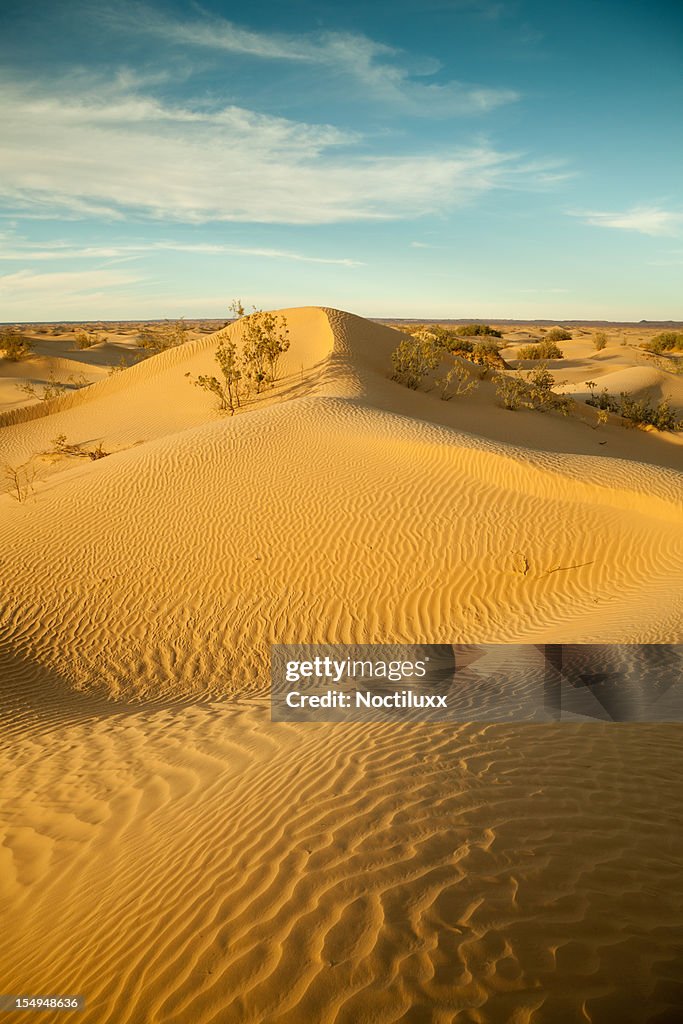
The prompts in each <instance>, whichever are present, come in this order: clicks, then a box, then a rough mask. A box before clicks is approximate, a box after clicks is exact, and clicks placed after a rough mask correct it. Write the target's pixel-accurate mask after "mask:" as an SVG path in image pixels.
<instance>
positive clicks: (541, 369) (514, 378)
mask: <svg viewBox="0 0 683 1024" xmlns="http://www.w3.org/2000/svg"><path fill="white" fill-rule="evenodd" d="M494 380H495V386H496V395H497V396H498V398H500V400H501V401H502V403H503V405H504V406H505V408H506V409H537V410H539V411H540V412H546V411H548V410H556V411H557V412H561V413H562V415H563V416H566V415H567V413H568V412H569V410H570V409H571V406H572V400H571V398H569V397H568V396H567V395H558V394H556V393H555V391H554V390H553V388H554V387H555V380H554V378H553V375H552V373H551V372H550V370H549V369H548V368H547V366H546V365H545V363H541V364H540V365H539V366H535V367H534V368H533V370H528V371H527V372H526V373H525V372H523V371H522V370H517V372H516V373H515V374H505V373H499V374H496V377H495V379H494ZM562 383H564V382H562Z"/></svg>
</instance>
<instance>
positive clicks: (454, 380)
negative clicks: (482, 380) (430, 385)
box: [436, 360, 479, 402]
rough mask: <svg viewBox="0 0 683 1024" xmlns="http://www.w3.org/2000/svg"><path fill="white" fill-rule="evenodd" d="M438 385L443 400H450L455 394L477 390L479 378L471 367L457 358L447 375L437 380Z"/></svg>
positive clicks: (464, 393)
mask: <svg viewBox="0 0 683 1024" xmlns="http://www.w3.org/2000/svg"><path fill="white" fill-rule="evenodd" d="M436 385H437V387H438V388H439V391H440V395H441V398H442V400H443V401H444V402H448V401H450V399H451V398H453V397H454V396H455V395H468V394H469V393H470V392H471V391H475V390H476V389H477V388H478V387H479V380H478V379H477V377H475V375H474V373H473V371H472V370H471V369H470V368H469V367H467V366H466V365H465V364H464V363H461V362H458V361H457V360H456V362H454V363H453V365H452V366H451V368H450V370H449V371H448V372H447V373H446V375H445V376H444V377H440V378H439V379H438V380H437V381H436Z"/></svg>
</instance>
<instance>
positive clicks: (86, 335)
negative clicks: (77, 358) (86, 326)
mask: <svg viewBox="0 0 683 1024" xmlns="http://www.w3.org/2000/svg"><path fill="white" fill-rule="evenodd" d="M74 341H75V342H76V348H80V349H85V348H92V347H93V345H94V344H95V342H96V341H97V335H96V334H95V333H94V332H92V331H85V330H82V329H81V330H78V331H76V333H75V334H74Z"/></svg>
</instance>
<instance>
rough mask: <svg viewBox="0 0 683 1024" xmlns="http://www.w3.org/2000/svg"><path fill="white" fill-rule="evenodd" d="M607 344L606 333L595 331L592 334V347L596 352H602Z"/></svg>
mask: <svg viewBox="0 0 683 1024" xmlns="http://www.w3.org/2000/svg"><path fill="white" fill-rule="evenodd" d="M606 346H607V335H606V334H605V332H604V331H596V332H595V334H594V335H593V348H594V349H595V351H596V352H602V350H603V349H604V348H606Z"/></svg>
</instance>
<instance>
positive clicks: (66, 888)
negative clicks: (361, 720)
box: [0, 308, 683, 1024]
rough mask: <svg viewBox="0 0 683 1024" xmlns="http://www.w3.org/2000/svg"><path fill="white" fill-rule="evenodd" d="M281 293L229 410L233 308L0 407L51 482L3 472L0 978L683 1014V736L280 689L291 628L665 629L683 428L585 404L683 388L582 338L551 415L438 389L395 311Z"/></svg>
mask: <svg viewBox="0 0 683 1024" xmlns="http://www.w3.org/2000/svg"><path fill="white" fill-rule="evenodd" d="M283 313H284V315H285V316H286V318H287V321H288V325H289V330H290V340H291V347H290V349H289V351H288V352H287V353H286V356H285V359H284V372H283V378H282V380H281V381H280V382H279V384H278V386H277V387H276V388H274V389H273V390H271V391H267V392H265V393H264V395H262V396H258V397H257V398H256V399H255V400H253V401H251V402H250V403H249V404H248V406H247V408H246V409H245V410H243V411H241V412H240V413H239V414H238V415H236V416H234V417H229V416H224V415H220V414H218V413H217V412H216V409H215V400H214V398H213V396H211V395H210V394H208V393H207V392H205V391H203V390H201V389H199V388H197V387H195V386H194V385H193V378H196V377H197V376H198V375H199V374H207V373H214V372H215V371H216V363H215V360H214V354H215V351H216V347H217V345H218V343H219V340H220V338H221V337H228V338H231V339H234V340H236V341H237V342H238V343H239V342H240V339H241V332H242V325H241V324H240V323H236V324H233V325H232V326H229V327H227V328H225V330H224V331H222V332H219V333H218V334H213V335H205V336H202V337H197V338H195V340H192V341H190V342H188V343H187V344H185V345H182V346H180V347H178V348H174V349H170V350H168V351H166V352H163V353H161V354H159V355H156V356H153V357H151V358H149V359H146V360H145V361H144V362H140V363H138V364H137V365H134V366H131V367H130V368H128V369H124V370H122V371H121V372H117V373H114V374H111V375H107V374H106V370H102V369H101V368H100V369H99V370H97V369H96V370H95V371H94V372H93V374H92V376H93V379H94V380H95V382H94V383H92V384H91V385H90V386H89V387H84V388H82V389H79V390H74V391H72V392H71V393H69V394H68V395H65V396H64V397H61V398H57V399H55V400H53V401H50V402H33V403H18V404H17V403H16V402H15V407H14V408H10V407H9V405H10V404H11V403H10V402H9V401H8V404H7V406H6V411H4V412H2V413H0V462H3V463H9V464H10V465H11V466H19V465H22V464H24V463H26V462H27V461H28V460H33V461H32V464H33V465H34V466H35V467H36V472H37V476H36V479H35V482H34V487H33V492H34V493H33V494H32V495H31V496H30V497H29V498H28V500H26V501H25V502H21V503H20V502H17V501H15V500H13V498H12V495H11V493H10V491H9V490H6V491H5V493H3V494H2V495H0V544H1V548H0V551H1V552H2V553H1V555H0V558H1V560H2V579H3V593H2V602H1V605H0V675H1V677H2V688H3V707H4V720H3V725H2V728H3V732H4V734H5V737H6V744H5V752H4V753H3V754H2V755H1V756H2V758H3V762H4V763H3V769H4V770H5V771H6V772H7V775H6V783H5V785H4V802H5V813H6V815H7V817H6V819H5V821H6V824H5V825H4V828H3V830H2V837H3V839H2V844H1V845H0V861H1V864H2V871H1V872H0V878H1V881H0V885H1V886H2V890H1V891H0V895H1V896H2V900H3V904H2V905H3V911H4V915H5V919H6V922H7V924H6V929H5V937H4V939H3V940H2V944H3V945H2V948H1V949H0V967H2V973H3V978H4V981H3V985H4V991H6V992H24V991H28V990H31V991H37V988H39V987H42V988H44V989H49V990H50V991H51V992H53V991H62V992H64V993H65V994H66V993H73V992H78V993H83V994H84V995H85V996H86V1010H85V1013H84V1014H83V1015H82V1018H81V1017H79V1020H81V1019H82V1020H83V1021H84V1024H89V1022H93V1024H94V1022H97V1024H104V1022H111V1024H125V1022H131V1024H138V1022H139V1024H142V1022H145V1024H148V1022H155V1021H159V1022H162V1021H163V1022H183V1024H184V1022H187V1024H204V1022H206V1024H209V1022H218V1021H221V1022H223V1021H226V1022H229V1024H232V1022H242V1021H244V1022H245V1024H246V1022H256V1021H258V1022H263V1024H302V1022H309V1021H310V1022H321V1024H328V1022H329V1024H332V1022H335V1024H347V1022H348V1024H351V1022H353V1024H358V1022H365V1021H367V1022H368V1024H369V1022H371V1021H372V1022H379V1021H382V1022H384V1021H386V1022H389V1021H398V1020H402V1021H403V1020H405V1021H415V1022H417V1021H428V1020H430V1021H431V1020H434V1021H435V1022H436V1021H439V1022H440V1021H443V1022H446V1021H454V1020H456V1019H458V1020H460V1019H461V1017H460V1012H461V1011H462V1012H465V1011H466V1012H467V1014H468V1015H467V1016H463V1017H462V1020H463V1021H464V1020H468V1021H475V1020H476V1021H481V1022H498V1021H500V1022H503V1021H514V1022H517V1024H522V1022H536V1024H545V1022H551V1021H553V1022H554V1021H558V1022H559V1021H564V1020H566V1021H570V1020H571V1021H574V1020H577V1021H578V1020H587V1021H591V1022H593V1024H611V1022H612V1021H619V1022H620V1024H628V1022H641V1021H646V1020H652V1021H655V1020H660V1021H661V1024H664V1022H665V1021H667V1022H673V1019H674V1018H673V1017H671V1016H661V1017H657V1016H656V1013H655V1011H656V1012H657V1013H660V1014H664V1015H666V1014H667V1013H669V1014H670V1012H671V1008H672V1007H673V1006H674V1005H675V1004H674V1002H672V1000H673V999H674V998H678V996H679V995H681V989H680V975H677V974H676V968H675V966H672V961H671V957H672V955H673V953H672V943H674V942H675V941H678V939H676V936H678V937H679V938H680V927H681V923H682V921H683V890H682V888H681V885H680V879H679V872H678V863H677V860H676V854H675V850H674V844H673V839H672V838H671V836H672V833H671V831H670V828H669V824H668V821H669V819H671V820H673V818H676V816H678V818H680V801H679V794H678V787H677V775H676V774H675V772H674V769H673V765H674V764H675V757H676V751H677V749H678V743H679V742H680V729H679V727H677V726H673V727H667V728H659V729H658V728H657V727H654V726H645V727H630V726H621V727H614V728H613V729H610V728H609V727H605V726H603V725H594V726H590V727H587V728H583V727H580V726H573V725H572V726H562V727H557V728H555V727H552V728H551V727H536V728H524V727H521V726H517V727H515V726H500V727H498V726H496V727H490V726H489V727H477V726H476V725H468V726H462V727H458V728H455V729H454V728H453V727H450V728H446V727H439V728H434V727H432V726H419V727H414V726H413V727H407V726H398V727H388V726H377V725H374V726H372V725H363V726H353V727H333V726H324V725H313V726H293V725H274V724H272V723H270V721H269V719H268V711H267V704H266V703H265V700H264V698H265V696H266V694H267V690H268V683H269V678H268V666H269V647H270V644H271V643H274V642H292V643H295V642H297V643H300V642H331V643H333V642H376V643H382V642H387V643H389V642H391V643H416V642H422V643H452V642H459V643H472V642H506V641H520V642H529V643H532V642H572V643H591V642H600V643H636V642H637V643H680V642H682V632H683V631H682V628H681V623H682V621H683V616H682V613H683V585H682V584H683V530H682V529H681V526H682V525H683V486H682V484H683V475H682V474H681V472H680V470H681V468H683V458H682V455H683V444H682V439H681V437H680V435H678V436H675V435H672V434H658V433H656V432H652V431H642V430H637V429H629V430H627V429H624V428H623V426H621V425H620V423H619V422H618V420H617V418H616V417H611V418H610V421H609V422H608V423H606V424H604V425H602V426H600V427H598V426H597V420H596V415H595V410H592V409H590V408H588V407H587V406H585V404H584V403H583V401H582V400H583V398H585V397H586V395H587V393H588V389H587V387H586V381H587V380H593V381H596V382H597V383H598V384H599V386H600V387H602V386H608V387H609V389H610V390H615V391H619V390H622V389H625V388H626V389H629V390H632V391H634V393H636V394H638V393H643V394H645V393H649V394H653V395H655V396H657V397H658V398H663V397H665V396H666V395H667V394H673V396H674V399H675V400H676V401H679V400H680V401H681V404H683V391H682V390H681V381H683V378H682V377H680V376H679V377H674V376H673V375H671V374H667V373H666V371H665V370H662V369H661V368H657V366H655V365H650V364H644V363H640V362H638V360H637V359H635V357H634V354H633V351H632V349H631V348H629V347H628V346H621V345H619V344H616V343H615V344H610V345H608V347H607V348H606V349H605V351H603V352H600V353H597V354H595V353H594V352H593V350H592V347H591V344H590V337H589V336H587V337H586V338H585V339H583V338H581V337H578V336H577V338H575V339H574V340H573V341H571V342H568V343H567V344H566V349H567V351H566V353H565V357H566V358H565V360H564V361H563V363H562V364H560V365H558V366H555V365H554V364H553V370H554V371H557V376H558V378H560V379H567V383H566V384H565V385H564V387H563V388H562V389H561V390H564V391H565V392H567V393H569V394H570V395H573V396H575V397H576V398H577V406H576V409H575V411H574V413H573V414H572V415H570V416H568V417H566V418H563V417H561V416H559V415H555V414H541V413H538V412H532V411H528V410H527V411H524V410H521V411H516V412H510V411H508V410H505V409H503V408H500V407H499V406H498V405H497V404H496V402H495V396H494V390H493V385H492V384H491V382H490V380H483V381H482V382H481V385H480V387H479V388H478V390H477V391H476V392H475V393H474V394H473V395H471V396H467V397H464V398H455V399H453V400H452V401H450V402H443V401H440V400H439V398H438V395H437V394H436V392H435V391H431V392H415V391H410V390H408V389H406V388H404V387H401V386H400V385H399V384H397V383H395V382H393V381H392V380H391V379H390V372H391V370H390V367H391V361H390V354H391V351H392V349H393V348H394V347H395V346H396V344H397V342H398V340H400V335H399V334H398V332H397V331H396V330H395V329H392V328H390V327H386V326H382V325H380V324H377V323H373V322H370V321H368V320H364V319H362V318H359V317H356V316H354V315H352V314H350V313H344V312H340V311H338V310H333V309H322V308H303V309H287V310H284V311H283ZM501 323H502V322H501ZM521 340H524V332H522V331H520V332H519V337H517V336H515V334H514V332H512V333H511V334H510V336H509V338H508V341H509V342H510V345H511V346H512V347H511V348H509V349H507V350H506V353H505V354H506V359H508V358H509V359H512V360H513V361H514V359H515V351H516V350H515V348H514V346H515V345H516V343H517V342H518V341H521ZM508 352H509V353H510V355H508ZM40 358H43V356H42V355H41V357H40ZM60 358H64V356H63V355H62V356H61V357H60ZM83 359H84V360H85V362H84V365H85V371H83V372H88V369H89V368H92V366H93V364H94V362H96V361H93V360H90V361H88V359H87V357H85V356H84V357H83ZM38 369H40V366H38ZM565 370H566V377H565ZM12 372H13V373H14V372H15V371H12ZM8 394H9V392H8ZM60 435H62V436H65V437H66V439H67V442H68V443H70V444H73V445H80V446H82V447H83V448H94V447H95V446H97V445H100V444H101V445H102V446H103V448H104V450H106V451H107V452H109V453H111V454H109V456H108V457H106V458H102V459H99V460H93V461H91V460H90V459H87V458H70V457H69V456H66V455H59V454H55V445H54V439H55V438H57V437H59V436H60ZM50 452H51V453H52V454H46V453H50ZM3 486H4V487H5V488H8V487H9V482H8V481H7V480H3ZM520 567H524V568H520ZM655 752H656V759H655V758H653V757H652V754H653V753H655ZM679 852H680V851H679ZM679 966H680V964H679ZM676 986H678V987H676ZM674 990H675V995H672V992H674ZM682 1002H683V1000H682ZM645 1006H647V1007H649V1008H653V1010H652V1015H648V1014H649V1012H650V1011H649V1009H648V1014H646V1013H645V1012H644V1011H643V1008H644V1007H645ZM432 1014H434V1015H433V1016H432ZM12 1019H13V1020H16V1021H18V1022H19V1021H24V1020H27V1021H28V1020H29V1019H31V1020H32V1019H33V1017H31V1016H30V1015H29V1014H26V1015H21V1014H16V1015H14V1016H13V1018H12ZM60 1019H61V1018H60Z"/></svg>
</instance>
